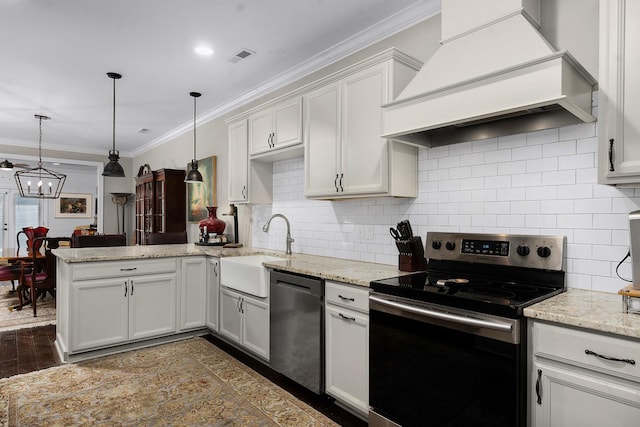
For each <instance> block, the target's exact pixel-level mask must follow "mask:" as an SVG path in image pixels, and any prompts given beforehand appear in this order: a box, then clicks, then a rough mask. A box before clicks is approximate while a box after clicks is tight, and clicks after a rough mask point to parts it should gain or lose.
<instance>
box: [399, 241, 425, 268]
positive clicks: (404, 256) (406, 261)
mask: <svg viewBox="0 0 640 427" xmlns="http://www.w3.org/2000/svg"><path fill="white" fill-rule="evenodd" d="M396 246H397V247H398V250H399V251H400V255H398V269H399V270H400V271H421V270H425V269H426V268H427V260H426V259H425V258H424V246H422V238H421V237H419V236H418V237H412V238H411V239H408V240H399V241H397V242H396Z"/></svg>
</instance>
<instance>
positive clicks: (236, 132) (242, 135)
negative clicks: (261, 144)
mask: <svg viewBox="0 0 640 427" xmlns="http://www.w3.org/2000/svg"><path fill="white" fill-rule="evenodd" d="M247 144H248V141H247V121H246V120H241V121H239V122H237V123H234V124H232V125H229V202H231V203H246V202H247V201H248V200H249V169H248V167H249V157H248V155H249V152H248V148H247Z"/></svg>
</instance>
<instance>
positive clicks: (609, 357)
mask: <svg viewBox="0 0 640 427" xmlns="http://www.w3.org/2000/svg"><path fill="white" fill-rule="evenodd" d="M584 354H588V355H589V356H596V357H599V358H601V359H605V360H612V361H614V362H624V363H628V364H629V365H635V364H636V361H635V360H633V359H618V358H617V357H611V356H604V355H602V354H598V353H596V352H595V351H591V350H589V349H586V350H585V351H584Z"/></svg>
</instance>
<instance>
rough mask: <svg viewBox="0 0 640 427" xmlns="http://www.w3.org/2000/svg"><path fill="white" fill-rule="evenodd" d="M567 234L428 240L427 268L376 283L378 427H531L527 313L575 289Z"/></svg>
mask: <svg viewBox="0 0 640 427" xmlns="http://www.w3.org/2000/svg"><path fill="white" fill-rule="evenodd" d="M563 244H564V239H563V237H561V236H524V235H508V234H465V233H436V232H431V233H428V234H427V242H426V245H425V246H426V248H425V249H426V250H425V253H426V257H427V258H428V264H427V270H426V271H424V272H417V273H412V274H409V275H406V276H400V277H395V278H390V279H384V280H377V281H374V282H371V288H372V290H373V292H372V293H371V295H370V297H369V302H370V304H369V309H370V325H369V327H370V329H369V373H370V374H369V405H370V413H369V423H370V425H371V426H395V425H401V426H424V425H433V426H471V425H472V426H491V427H498V426H508V427H514V426H525V425H526V407H527V406H526V402H527V401H526V396H527V393H526V391H527V376H526V354H527V348H526V347H527V344H526V343H527V339H526V328H525V320H524V318H523V314H522V311H523V309H524V307H526V306H528V305H530V304H533V303H536V302H538V301H541V300H543V299H546V298H548V297H550V296H552V295H556V294H558V293H561V292H563V291H564V290H565V285H564V271H563V270H562V258H563Z"/></svg>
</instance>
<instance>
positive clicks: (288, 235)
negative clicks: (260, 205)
mask: <svg viewBox="0 0 640 427" xmlns="http://www.w3.org/2000/svg"><path fill="white" fill-rule="evenodd" d="M275 217H280V218H282V219H284V222H286V223H287V255H291V243H292V242H295V240H293V239H292V238H291V227H289V220H288V219H287V217H286V216H284V215H282V214H273V215H271V218H269V220H268V221H267V223H266V224H265V225H264V226H263V227H262V231H264V232H265V233H268V232H269V224H271V220H272V219H273V218H275Z"/></svg>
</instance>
